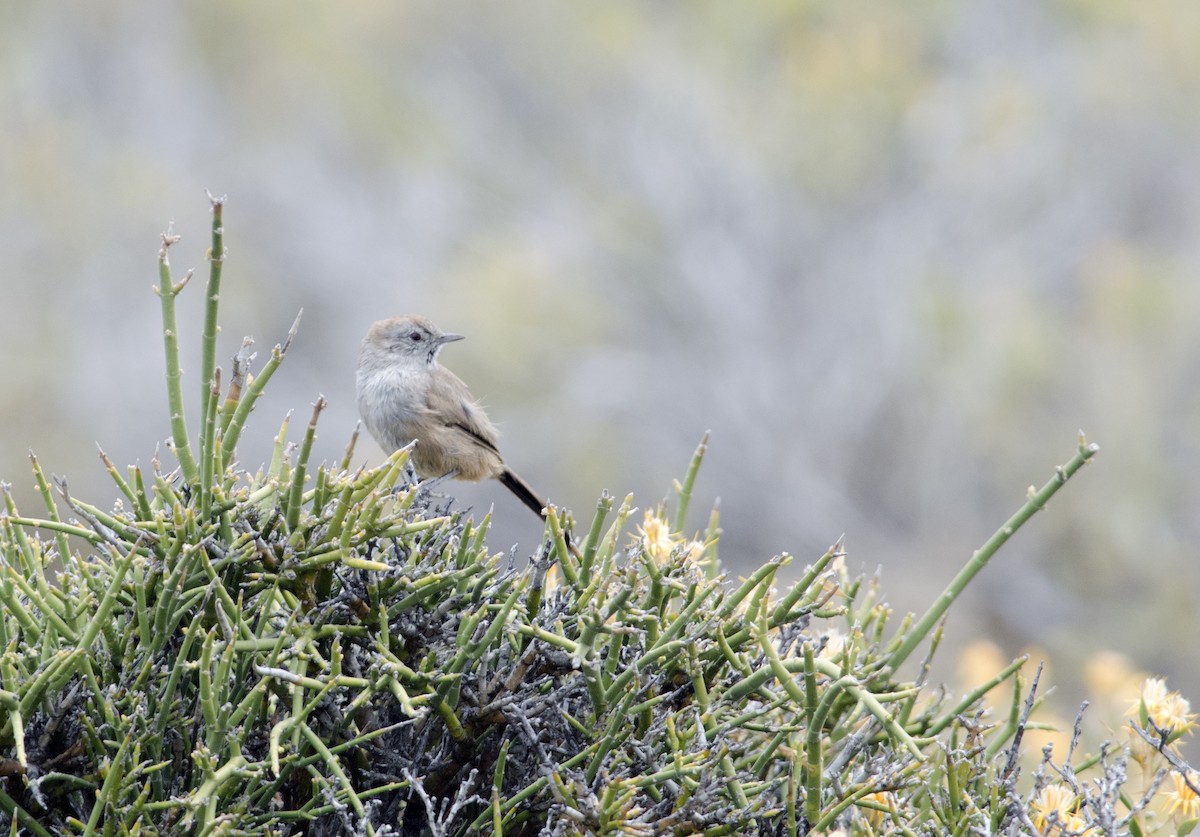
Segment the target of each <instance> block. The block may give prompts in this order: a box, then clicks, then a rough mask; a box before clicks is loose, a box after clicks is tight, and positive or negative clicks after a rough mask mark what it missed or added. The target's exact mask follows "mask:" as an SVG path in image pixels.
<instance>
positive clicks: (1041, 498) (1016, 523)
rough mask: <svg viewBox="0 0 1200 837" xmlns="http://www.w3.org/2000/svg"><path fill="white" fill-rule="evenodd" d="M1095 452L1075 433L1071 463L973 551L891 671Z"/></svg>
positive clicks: (892, 663)
mask: <svg viewBox="0 0 1200 837" xmlns="http://www.w3.org/2000/svg"><path fill="white" fill-rule="evenodd" d="M1099 450H1100V447H1099V446H1098V445H1089V444H1088V443H1087V440H1086V439H1084V438H1083V434H1082V433H1080V434H1079V449H1078V450H1077V451H1076V452H1075V456H1074V457H1072V458H1071V461H1070V462H1068V463H1067V464H1066V465H1060V466H1059V467H1058V468H1057V469H1056V470H1055V473H1054V476H1053V477H1051V478H1050V481H1049V482H1047V483H1046V484H1045V485H1043V486H1042V488H1041V490H1040V491H1033V490H1032V487H1031V490H1030V493H1029V499H1028V500H1026V501H1025V505H1023V506H1021V508H1020V510H1018V511H1017V513H1016V514H1014V515H1013V516H1012V517H1010V518H1009V519H1008V520H1007V521H1006V522H1005V524H1004V525H1003V526H1001V527H1000V528H999V529H997V530H996V533H995V534H993V535H992V536H991V537H990V538H988V539H987V542H986V543H984V545H983V546H981V547H980V548H979V549H977V550H975V554H974V555H972V556H971V560H970V561H968V562H967V565H966V566H965V567H963V568H962V570H960V571H959V573H958V575H956V576H955V577H954V580H953V581H951V582H950V585H949V586H948V587H947V588H946V589H945V590H944V591H942V594H941V595H940V596H938V598H937V601H935V602H934V603H933V605H932V606H931V607H930V608H929V610H927V611H925V615H924V616H922V617H921V618H920V620H918V622H917V624H916V625H914V626H913V628H912V630H910V631H909V632H908V635H907V636H906V637H905V639H904V642H902V643H901V644H900V647H899V648H897V649H896V651H895V653H893V654H892V658H891V660H890V662H889V667H890V668H891V670H892V671H895V670H896V669H898V668H899V667H900V665H901V664H902V663H903V662H904V661H905V660H907V659H908V658H909V655H911V654H912V652H913V651H915V650H916V648H917V646H918V645H920V644H921V641H922V640H923V639H924V638H925V637H926V635H927V634H928V633H929V632H930V631H931V630H932V629H933V626H934V625H935V624H937V622H938V620H939V619H941V618H942V616H944V615H945V613H946V611H947V610H949V609H950V605H952V604H953V603H954V600H955V599H957V598H958V595H959V593H961V592H962V591H963V590H964V589H965V588H966V586H967V585H968V584H969V583H970V582H971V579H973V578H974V577H975V575H976V574H977V573H978V572H979V571H980V570H982V569H983V568H984V567H985V566H986V565H987V562H988V561H990V560H991V558H992V556H993V555H995V554H996V552H997V551H998V550H999V549H1000V547H1002V546H1004V544H1005V543H1006V542H1007V541H1008V539H1009V538H1011V537H1012V536H1013V533H1015V532H1016V531H1017V530H1018V529H1020V528H1021V527H1022V526H1024V525H1025V523H1026V521H1028V520H1029V518H1031V517H1033V515H1034V514H1035V513H1036V512H1038V511H1041V509H1042V508H1043V507H1045V505H1046V503H1047V502H1048V501H1049V500H1050V498H1051V497H1053V496H1054V494H1055V492H1057V491H1058V489H1060V488H1062V487H1063V485H1064V484H1065V483H1066V481H1067V480H1069V479H1070V478H1071V477H1072V476H1074V475H1075V472H1076V471H1078V470H1079V469H1080V468H1082V467H1083V466H1084V465H1085V464H1087V461H1088V460H1089V459H1091V458H1092V457H1093V456H1095V455H1096V452H1097V451H1099Z"/></svg>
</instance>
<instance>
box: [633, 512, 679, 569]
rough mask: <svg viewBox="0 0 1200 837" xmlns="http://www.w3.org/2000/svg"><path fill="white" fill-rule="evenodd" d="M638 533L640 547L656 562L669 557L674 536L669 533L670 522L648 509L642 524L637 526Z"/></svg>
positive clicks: (663, 560)
mask: <svg viewBox="0 0 1200 837" xmlns="http://www.w3.org/2000/svg"><path fill="white" fill-rule="evenodd" d="M638 533H639V534H640V535H641V536H642V549H644V550H645V551H646V554H647V555H649V556H650V557H651V558H653V559H654V561H655V562H656V563H658V564H661V563H663V562H665V561H666V560H667V559H668V558H669V557H671V550H672V549H673V548H674V546H675V538H674V536H673V535H672V534H671V524H669V523H667V521H665V520H663V519H662V518H661V517H659V516H658V515H657V514H655V513H654V512H651V511H648V512H646V518H645V520H644V521H643V523H642V525H641V526H639V527H638Z"/></svg>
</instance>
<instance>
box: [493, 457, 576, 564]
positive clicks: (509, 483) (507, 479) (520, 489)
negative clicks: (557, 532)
mask: <svg viewBox="0 0 1200 837" xmlns="http://www.w3.org/2000/svg"><path fill="white" fill-rule="evenodd" d="M496 479H498V480H500V482H502V483H504V487H505V488H507V489H508V490H509V491H511V492H512V493H513V494H516V495H517V499H518V500H520V501H521V502H522V503H524V504H525V505H527V506H529V508H531V509H533V511H534V513H535V514H536V515H537V516H538V517H540V518H541V519H542V520H545V519H546V502H545V501H544V500H542V499H541V498H539V497H538V496H537V493H536V492H535V491H534V490H533V489H532V488H530V487H529V483H527V482H525V480H523V479H521V478H520V477H518V476H517V475H516V474H514V473H513V472H512V471H510V470H508V469H507V468H505V469H504V470H503V471H501V472H500V476H498V477H496ZM563 538H564V539H565V540H566V542H567V549H569V550H571V554H572V555H574V556H575V557H576V558H577V559H579V560H581V561H582V560H583V556H582V555H581V554H580V553H579V548H578V547H577V546H575V542H574V541H573V540H572V539H571V533H570V532H563Z"/></svg>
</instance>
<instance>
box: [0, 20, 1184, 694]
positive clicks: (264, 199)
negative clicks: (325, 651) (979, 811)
mask: <svg viewBox="0 0 1200 837" xmlns="http://www.w3.org/2000/svg"><path fill="white" fill-rule="evenodd" d="M1198 42H1200V5H1196V4H1194V3H1189V2H1185V0H1177V1H1176V2H1171V0H1164V1H1163V2H1152V3H1144V2H1137V1H1136V0H1089V1H1088V2H1083V0H1058V1H1057V2H1048V3H1046V2H1033V1H1032V0H1009V1H1008V2H1000V0H992V2H987V1H986V0H979V1H978V2H966V3H950V2H944V0H943V1H942V2H936V1H935V0H915V2H910V3H905V4H903V5H902V6H891V5H883V4H873V3H861V2H845V3H836V4H834V3H811V2H760V3H753V4H744V3H738V4H729V3H718V2H698V3H688V4H675V3H662V2H638V3H633V2H611V3H580V4H563V3H552V2H548V0H546V1H545V2H526V3H521V4H496V3H491V4H463V5H459V6H447V5H444V4H440V3H433V2H421V3H399V4H398V3H382V2H367V3H355V4H330V3H315V2H303V1H301V2H288V3H283V2H264V3H255V4H243V3H234V2H231V1H230V0H217V2H203V3H201V2H183V3H171V4H145V3H134V2H127V1H124V0H113V2H107V3H104V4H85V3H71V4H35V3H33V2H30V0H16V1H15V2H7V3H4V4H3V5H0V114H3V115H2V116H0V122H2V124H3V126H4V128H3V130H2V131H0V184H2V185H0V250H2V252H3V253H4V257H3V260H2V262H0V288H2V291H3V296H2V298H3V304H0V339H2V340H3V354H2V356H0V440H2V445H0V477H2V478H3V479H6V480H8V481H11V482H13V483H14V484H15V488H16V496H17V498H18V501H19V502H23V503H24V505H25V506H26V507H28V508H30V509H33V508H35V507H36V506H37V501H36V499H35V494H34V491H33V487H32V479H31V478H30V477H29V476H28V474H29V469H28V461H27V459H26V452H27V449H28V448H33V449H34V450H35V451H36V452H37V453H38V455H39V457H40V458H41V460H42V462H43V464H44V466H45V467H46V468H47V470H51V471H54V472H55V473H58V474H66V475H68V476H69V478H70V480H71V487H72V490H73V493H75V494H76V495H78V496H81V497H89V498H91V499H93V500H95V501H96V502H102V501H103V498H104V497H107V496H110V495H112V494H113V489H112V487H111V482H110V481H109V479H108V477H107V475H106V474H105V472H104V469H103V467H102V466H101V463H100V462H99V460H98V459H97V456H96V447H95V446H96V443H97V442H98V443H100V444H101V445H102V446H103V447H104V448H105V450H106V451H107V452H108V453H109V455H110V456H111V457H112V458H113V459H114V460H115V461H116V462H117V463H118V464H121V465H123V464H125V463H129V462H134V461H139V462H142V463H143V464H145V463H147V462H148V460H149V459H150V457H151V456H152V455H153V453H154V448H155V443H156V442H159V441H161V440H163V439H165V438H166V436H167V434H168V430H169V428H168V422H167V415H166V407H165V399H164V398H163V394H162V393H163V386H162V369H163V360H162V356H161V351H160V345H161V344H160V340H159V335H158V333H157V332H158V328H159V325H158V322H159V320H158V302H157V300H156V299H155V297H154V296H153V295H152V294H151V292H150V290H149V289H150V285H151V284H152V283H153V282H154V281H155V279H156V267H155V255H156V253H157V251H158V247H159V240H158V237H157V233H158V232H159V231H160V230H162V229H164V228H165V227H166V225H167V223H168V222H169V221H172V220H173V221H174V222H175V231H176V232H179V233H182V234H183V236H184V239H183V241H182V243H181V244H180V245H178V246H177V247H176V248H174V249H173V251H172V261H173V265H174V267H175V270H176V274H177V275H182V272H183V270H184V269H186V268H188V267H195V268H197V269H198V271H200V272H203V271H205V270H206V263H205V261H204V249H205V247H206V246H207V243H208V217H207V211H208V201H207V200H206V199H205V197H204V189H206V188H207V189H211V190H212V191H213V192H214V193H215V194H225V195H228V197H229V201H230V202H229V206H228V209H227V211H226V222H227V223H226V228H227V236H226V241H227V243H228V245H229V260H228V262H227V266H226V272H225V276H226V278H225V287H224V291H225V293H224V300H223V306H222V310H223V314H224V319H225V324H226V331H225V333H224V335H223V338H222V339H223V343H222V345H221V346H220V349H219V360H220V363H221V365H222V366H223V367H225V369H226V371H228V367H229V362H228V358H229V356H230V355H232V353H233V352H234V351H235V350H236V348H237V346H238V345H239V343H240V340H241V337H242V336H243V335H244V334H252V335H254V336H255V338H256V339H257V340H258V350H259V361H260V363H261V361H262V360H263V359H265V357H266V356H267V354H268V352H269V349H270V346H271V345H273V344H274V343H275V342H277V341H278V340H281V339H282V338H283V336H284V334H285V332H286V330H287V328H288V326H289V325H290V324H291V322H292V319H293V317H294V316H295V313H296V310H297V309H299V308H301V307H303V308H304V309H305V316H304V320H303V323H302V325H301V331H300V336H299V338H298V340H297V342H296V343H295V344H294V345H293V347H292V349H291V351H290V352H289V354H288V361H287V364H286V365H285V368H284V369H283V370H282V371H281V373H280V375H279V376H278V377H277V378H276V379H275V381H274V382H273V384H272V387H271V391H270V392H269V393H268V395H267V397H266V398H265V399H264V403H262V404H261V405H260V406H259V408H258V415H257V417H256V418H257V420H256V422H254V423H253V425H252V428H251V431H250V432H248V434H247V436H246V438H245V439H244V440H243V442H242V444H241V452H242V455H243V457H245V458H246V459H253V458H254V457H257V458H259V459H261V460H264V461H265V460H267V459H269V457H270V443H269V440H270V438H271V437H272V436H273V435H274V434H275V432H276V431H277V429H278V422H279V419H280V418H281V417H282V415H283V414H284V413H285V412H286V411H287V410H288V409H295V410H296V411H297V415H298V417H299V418H300V419H303V418H305V417H307V415H308V405H309V404H310V403H311V402H312V401H313V400H315V398H316V396H317V394H318V393H323V394H324V395H325V396H326V397H327V398H328V399H329V409H328V410H327V411H326V412H325V414H324V416H323V417H322V420H321V428H320V433H319V440H318V443H317V445H318V447H317V453H316V456H315V458H317V459H321V458H324V459H333V458H334V457H336V456H337V455H339V454H340V451H341V450H342V448H343V447H344V445H345V442H346V440H347V438H348V437H349V435H350V432H351V430H352V428H353V427H354V423H355V421H356V418H357V415H356V410H355V405H354V376H353V368H354V364H355V357H356V353H357V349H358V342H359V340H360V338H361V336H362V334H363V333H364V331H365V330H366V327H367V326H368V324H369V323H370V322H371V321H373V320H375V319H378V318H381V317H384V316H389V315H392V314H397V313H417V312H419V313H424V314H426V315H428V316H430V317H432V318H433V319H434V320H435V322H437V323H438V324H439V325H441V326H442V327H443V328H445V329H447V330H453V331H458V332H463V333H466V334H467V335H468V336H469V339H468V340H467V341H466V342H464V343H460V344H456V345H454V346H452V347H450V348H449V349H447V350H446V352H445V353H444V355H443V359H444V360H445V361H446V363H447V365H449V366H450V367H451V368H453V369H454V370H455V371H456V372H457V373H458V374H459V375H460V376H462V377H463V378H464V379H465V380H466V381H467V382H468V383H469V384H470V386H471V388H472V389H473V391H474V392H475V393H476V394H477V395H478V396H480V397H481V398H483V399H484V401H485V403H486V404H487V406H488V409H489V411H490V413H491V415H492V417H493V418H494V419H496V420H497V422H498V423H499V424H500V426H501V429H502V431H503V434H504V437H503V449H504V450H505V451H506V453H507V456H508V459H509V461H510V464H511V465H512V466H513V467H514V469H515V470H517V471H518V472H519V473H521V474H522V475H524V476H525V477H526V478H527V479H528V480H529V481H530V482H531V483H533V484H534V485H535V486H536V487H537V488H538V489H539V490H540V491H542V492H544V493H545V494H546V495H548V496H549V497H550V499H551V500H552V501H554V502H555V503H557V504H559V505H564V506H568V507H571V508H573V509H575V511H576V514H577V516H578V517H579V518H580V519H581V520H584V521H586V520H588V519H590V515H591V510H592V507H593V504H594V502H595V497H596V496H597V494H598V493H599V491H600V490H601V489H605V488H607V489H609V490H611V491H613V492H615V493H617V494H618V495H623V494H624V493H626V492H628V491H632V492H634V493H635V494H636V495H637V499H638V502H639V505H641V506H642V507H643V508H644V507H647V506H651V505H653V504H654V503H655V502H656V500H657V499H659V498H661V497H663V496H665V495H666V493H667V491H668V488H669V484H670V479H671V478H672V477H675V476H682V472H683V469H684V468H685V466H686V464H687V462H688V458H689V456H690V454H691V452H692V450H693V449H694V447H695V445H696V443H697V441H698V440H699V439H700V437H701V435H702V433H703V432H704V431H705V430H706V429H711V430H712V445H711V450H710V454H709V457H708V458H707V460H706V463H705V466H704V469H703V471H702V472H701V476H700V481H699V483H698V487H697V490H698V497H697V500H696V503H695V506H694V508H696V509H697V511H702V510H703V507H704V506H705V505H706V503H708V502H711V501H712V500H714V499H715V498H716V497H717V496H719V497H720V498H721V520H722V526H723V528H724V530H725V535H724V538H723V541H722V546H721V557H722V559H723V561H724V562H725V563H726V565H727V566H728V567H729V568H731V569H732V570H733V571H734V572H735V573H736V572H738V571H745V570H747V569H748V568H750V567H756V566H758V565H759V564H760V563H761V562H762V561H764V560H765V559H766V558H768V557H769V556H770V555H772V554H774V553H777V552H780V551H785V550H786V551H789V552H792V553H793V554H795V555H797V556H799V557H800V559H801V560H800V561H798V562H797V563H798V564H799V565H803V563H804V561H806V560H812V559H814V558H815V557H817V556H818V555H820V554H821V553H822V552H823V551H824V550H825V548H826V547H827V546H828V545H829V544H830V543H832V542H833V541H834V540H835V539H836V538H837V537H838V535H840V534H841V533H843V532H844V533H847V536H848V538H847V546H848V549H849V553H850V563H851V565H852V566H860V565H861V566H865V567H867V569H868V570H872V571H873V570H874V568H875V567H877V566H881V567H882V575H883V586H884V589H885V590H886V591H887V593H888V596H889V598H890V600H891V601H892V602H893V603H894V604H895V605H896V607H897V608H898V609H900V610H918V609H919V610H924V608H925V606H926V605H927V604H928V602H929V601H930V599H931V598H932V597H933V596H934V595H935V594H936V593H937V592H938V591H940V590H941V589H942V587H943V586H944V584H945V583H946V581H947V580H948V579H949V578H950V577H951V576H952V575H953V573H954V572H955V571H956V570H957V569H958V568H959V567H960V566H961V565H962V563H963V562H964V561H965V560H966V558H967V557H968V556H969V555H970V553H971V551H972V549H974V548H975V547H976V546H977V545H979V544H980V543H981V542H982V541H983V540H984V539H985V538H986V537H987V536H988V535H989V534H990V533H991V532H992V531H993V530H994V529H995V528H996V526H997V525H998V524H999V523H1001V522H1002V521H1003V520H1004V519H1005V518H1006V517H1007V516H1008V514H1009V513H1010V512H1011V511H1013V510H1014V509H1016V508H1017V506H1019V505H1020V503H1021V502H1022V501H1023V499H1024V495H1025V490H1026V487H1027V486H1028V485H1029V484H1032V483H1036V484H1038V485H1041V484H1042V483H1043V482H1044V481H1045V480H1046V478H1047V477H1048V476H1049V475H1050V473H1051V472H1052V468H1053V466H1054V465H1055V464H1058V463H1060V462H1063V461H1065V460H1066V459H1067V458H1069V457H1070V455H1071V454H1072V453H1073V451H1074V448H1075V444H1076V435H1077V431H1078V429H1079V428H1083V429H1085V430H1086V431H1087V433H1088V438H1089V439H1090V440H1092V441H1095V442H1098V443H1099V444H1100V446H1101V449H1102V451H1101V454H1100V456H1099V458H1098V460H1097V462H1096V464H1095V465H1094V466H1092V467H1091V468H1089V469H1088V471H1087V472H1086V473H1084V474H1082V475H1081V476H1080V478H1079V479H1078V480H1077V481H1075V482H1074V483H1073V484H1072V485H1071V486H1070V487H1069V489H1068V490H1066V491H1065V492H1063V494H1061V495H1060V496H1059V497H1058V498H1056V499H1055V500H1054V502H1053V503H1052V504H1051V507H1050V513H1049V514H1047V515H1043V516H1041V517H1040V518H1038V519H1035V520H1034V521H1033V522H1032V524H1031V525H1030V527H1028V529H1027V530H1026V531H1023V532H1021V533H1020V534H1019V535H1018V537H1017V538H1015V539H1014V541H1013V542H1012V543H1011V544H1010V545H1009V546H1008V547H1006V548H1005V550H1004V551H1003V552H1002V553H1001V555H1000V556H999V557H998V558H997V560H996V561H995V562H994V564H993V565H992V566H990V567H989V568H988V569H987V571H986V572H985V573H984V574H983V575H982V576H981V577H980V578H979V579H978V580H977V581H976V583H975V584H974V585H973V587H972V589H971V590H969V591H968V594H967V596H966V597H965V598H964V600H963V601H962V602H961V603H960V605H959V606H957V607H956V609H955V610H954V611H952V614H951V629H952V632H953V635H954V641H955V643H961V642H962V641H964V640H966V639H968V638H970V637H972V636H975V637H985V638H987V639H990V640H991V641H992V642H994V643H995V644H997V645H998V646H999V647H1000V648H1001V649H1002V650H1003V653H1004V655H1005V656H1006V658H1007V657H1009V656H1011V655H1013V654H1015V653H1017V652H1018V651H1019V650H1021V649H1022V648H1025V647H1027V646H1029V645H1031V644H1036V645H1037V646H1039V647H1040V648H1044V649H1046V652H1045V653H1047V654H1048V655H1049V656H1050V658H1051V659H1053V660H1054V661H1055V664H1056V665H1055V669H1054V671H1053V673H1052V675H1051V676H1050V680H1051V681H1052V682H1056V683H1059V684H1067V685H1068V693H1070V689H1071V686H1070V684H1073V683H1075V684H1077V683H1078V681H1079V679H1080V678H1081V676H1082V674H1081V673H1082V672H1084V671H1085V670H1086V669H1087V666H1088V664H1089V661H1091V662H1092V663H1093V664H1095V659H1096V658H1094V657H1093V654H1094V653H1095V652H1097V651H1100V650H1110V651H1116V652H1123V653H1125V654H1128V655H1129V656H1131V657H1132V658H1133V659H1134V660H1136V664H1137V665H1138V666H1141V667H1143V668H1145V669H1148V670H1152V671H1154V672H1158V673H1162V674H1165V675H1167V676H1168V677H1169V679H1170V683H1171V686H1172V687H1173V688H1180V689H1182V690H1183V691H1184V693H1185V695H1190V696H1191V697H1193V698H1196V697H1197V696H1200V670H1198V669H1197V667H1196V666H1195V663H1194V660H1193V659H1192V657H1191V654H1192V651H1191V649H1192V648H1193V647H1194V645H1195V641H1196V638H1197V617H1196V613H1197V595H1198V592H1200V573H1198V572H1197V570H1196V554H1197V543H1198V542H1200V537H1198V536H1200V514H1198V513H1197V512H1198V509H1200V442H1198V440H1197V433H1196V429H1197V428H1198V427H1200V390H1198V388H1197V381H1198V379H1200V328H1197V326H1196V318H1197V315H1198V314H1200V282H1197V277H1198V276H1200V109H1198V108H1197V107H1196V102H1197V101H1200V51H1198V50H1197V49H1196V48H1195V45H1196V43H1198ZM201 303H202V300H201V290H200V287H199V285H198V284H197V285H196V286H195V287H193V288H191V289H189V292H188V293H185V295H184V297H183V298H182V300H181V305H182V306H183V310H182V311H181V322H187V323H198V322H199V319H200V315H199V311H200V306H201ZM188 306H191V308H188ZM196 337H197V335H196V334H195V332H194V331H192V332H188V333H185V334H184V343H183V350H184V352H185V358H187V359H189V362H188V364H187V367H186V368H187V371H189V372H191V373H192V375H193V377H192V378H191V380H190V383H189V381H188V379H186V378H185V386H188V387H189V388H190V390H191V391H192V392H193V393H195V395H198V393H199V389H200V385H201V382H200V381H199V380H197V379H196V378H195V373H196V370H197V368H198V357H199V346H198V344H197V341H196ZM195 403H196V398H195V397H193V399H192V401H191V404H192V405H193V409H194V405H195ZM192 422H193V423H192V429H193V430H196V429H197V425H196V423H195V422H196V419H195V417H194V416H193V419H192ZM359 451H360V453H359V459H360V461H366V460H370V461H373V462H377V461H378V460H379V458H380V456H381V455H380V452H379V450H378V448H376V447H375V446H374V445H373V443H371V442H370V441H369V440H364V442H363V444H362V445H361V447H360V449H359ZM247 464H248V465H250V466H251V467H253V466H254V465H256V464H257V463H256V462H254V461H250V462H248V463H247ZM450 490H451V491H452V492H453V493H454V494H456V496H458V497H459V498H460V500H461V502H462V503H463V504H465V505H468V506H473V507H474V508H475V509H477V510H479V511H480V512H482V511H484V510H486V509H487V508H488V507H489V506H490V505H491V504H493V503H494V504H495V506H496V511H497V523H496V525H495V526H494V529H493V534H492V537H491V543H492V546H493V548H494V549H507V548H508V547H509V546H511V545H512V544H513V543H520V544H521V549H522V550H524V551H525V554H528V550H530V549H531V548H532V546H533V544H534V542H535V540H536V539H537V537H538V536H539V533H540V527H539V526H538V525H537V524H536V522H535V521H534V520H533V518H532V516H531V515H529V514H528V513H527V512H526V511H524V510H523V509H522V508H521V507H520V506H519V505H518V504H517V502H516V501H514V500H512V499H511V498H509V497H508V496H507V495H506V492H505V491H504V490H503V488H501V487H500V486H499V485H498V484H491V485H483V486H461V485H453V486H452V487H450ZM114 499H115V498H114ZM692 522H693V524H694V525H696V526H699V525H701V524H702V522H703V520H702V515H701V514H697V515H696V516H695V517H694V519H693V521H692ZM798 570H799V567H797V566H793V567H792V571H793V572H798ZM1101 659H1108V658H1101Z"/></svg>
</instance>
